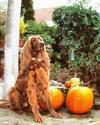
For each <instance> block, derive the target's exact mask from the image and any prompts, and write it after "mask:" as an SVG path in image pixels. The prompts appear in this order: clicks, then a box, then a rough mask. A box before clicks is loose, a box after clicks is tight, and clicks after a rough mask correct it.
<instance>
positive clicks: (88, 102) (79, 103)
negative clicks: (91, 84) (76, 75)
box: [66, 86, 93, 114]
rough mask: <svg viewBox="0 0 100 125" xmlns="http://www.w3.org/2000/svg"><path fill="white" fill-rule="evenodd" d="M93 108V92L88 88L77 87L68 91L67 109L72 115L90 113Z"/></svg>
mask: <svg viewBox="0 0 100 125" xmlns="http://www.w3.org/2000/svg"><path fill="white" fill-rule="evenodd" d="M92 106H93V92H92V90H91V89H90V88H88V87H81V86H76V87H73V88H71V89H70V90H69V91H68V94H67V96H66V107H67V109H68V110H69V111H70V112H72V113H79V114H81V113H86V112H89V111H90V109H91V108H92Z"/></svg>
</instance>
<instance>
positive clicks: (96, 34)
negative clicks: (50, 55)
mask: <svg viewBox="0 0 100 125" xmlns="http://www.w3.org/2000/svg"><path fill="white" fill-rule="evenodd" d="M53 20H54V21H55V23H56V24H57V33H56V42H55V44H54V45H53V49H54V50H55V53H56V55H54V58H56V59H55V61H59V62H61V64H62V67H69V68H74V69H79V68H84V69H86V68H87V70H89V69H91V68H93V64H95V63H99V62H100V46H98V45H100V31H99V30H100V29H98V28H96V27H97V24H100V15H99V14H98V13H97V12H96V11H95V10H93V9H92V8H87V7H84V6H83V5H80V4H74V5H72V6H63V7H60V8H57V9H56V10H55V11H54V12H53ZM57 55H59V56H57Z"/></svg>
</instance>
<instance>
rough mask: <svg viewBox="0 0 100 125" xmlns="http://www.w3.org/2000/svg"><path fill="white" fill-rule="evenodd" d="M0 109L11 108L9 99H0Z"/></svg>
mask: <svg viewBox="0 0 100 125" xmlns="http://www.w3.org/2000/svg"><path fill="white" fill-rule="evenodd" d="M0 109H10V103H9V102H7V101H0Z"/></svg>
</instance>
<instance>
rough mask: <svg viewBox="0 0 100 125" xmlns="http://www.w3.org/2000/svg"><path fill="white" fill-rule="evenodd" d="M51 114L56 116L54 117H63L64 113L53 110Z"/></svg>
mask: <svg viewBox="0 0 100 125" xmlns="http://www.w3.org/2000/svg"><path fill="white" fill-rule="evenodd" d="M51 115H52V116H53V117H54V118H62V115H61V114H59V113H57V112H56V111H52V112H51Z"/></svg>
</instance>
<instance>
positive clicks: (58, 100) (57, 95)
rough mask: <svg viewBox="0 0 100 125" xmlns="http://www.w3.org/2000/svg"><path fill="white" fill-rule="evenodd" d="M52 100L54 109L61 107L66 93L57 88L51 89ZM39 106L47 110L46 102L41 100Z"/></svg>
mask: <svg viewBox="0 0 100 125" xmlns="http://www.w3.org/2000/svg"><path fill="white" fill-rule="evenodd" d="M49 95H50V102H51V105H52V107H53V108H54V109H59V108H60V107H61V106H62V105H63V103H64V94H63V92H62V91H61V90H59V89H57V88H50V89H49ZM39 106H40V108H41V109H43V110H47V107H46V105H45V103H43V102H42V101H39Z"/></svg>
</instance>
